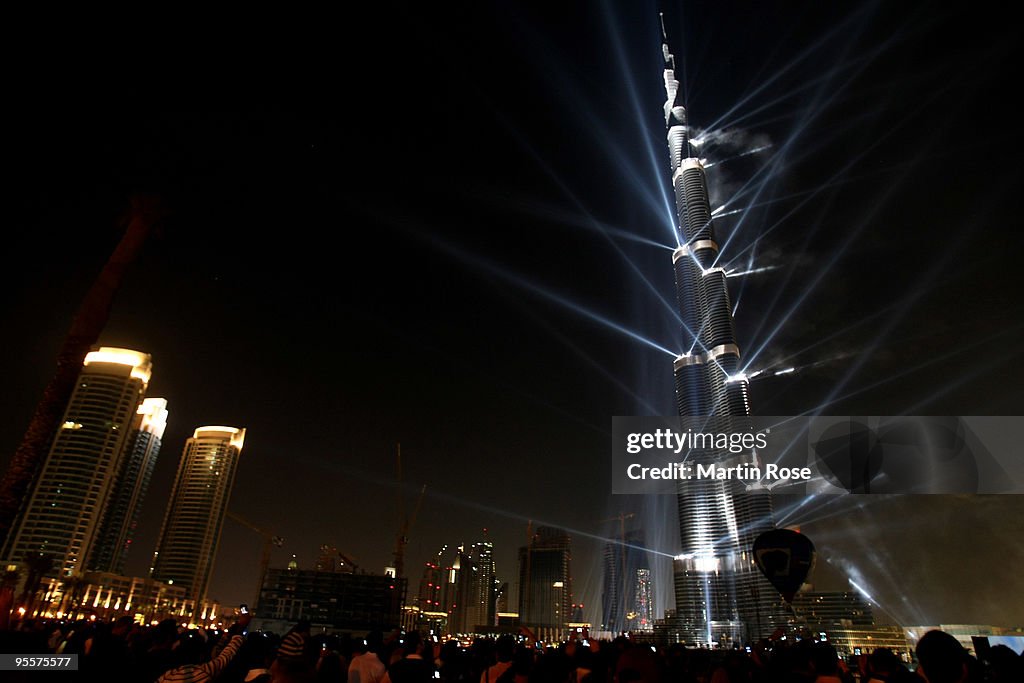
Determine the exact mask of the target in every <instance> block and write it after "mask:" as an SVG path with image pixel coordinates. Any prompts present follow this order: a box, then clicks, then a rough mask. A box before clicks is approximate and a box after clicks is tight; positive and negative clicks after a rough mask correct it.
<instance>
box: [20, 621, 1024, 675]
mask: <svg viewBox="0 0 1024 683" xmlns="http://www.w3.org/2000/svg"><path fill="white" fill-rule="evenodd" d="M249 621H250V617H249V616H248V615H243V617H242V618H241V619H240V620H239V622H238V623H236V624H235V625H234V626H233V627H232V628H231V629H229V630H227V631H223V632H221V631H211V632H204V631H202V630H195V629H193V630H188V629H184V628H181V627H179V626H178V624H177V623H175V622H174V621H173V620H167V621H164V622H162V623H160V624H158V625H156V626H151V627H142V626H139V625H137V624H134V623H132V621H131V620H130V619H129V618H127V617H124V618H122V619H119V620H117V621H115V622H113V623H110V624H102V623H95V622H75V623H56V624H54V623H52V622H46V621H26V622H25V623H23V624H21V626H20V627H19V628H18V629H17V630H12V631H7V632H0V652H5V653H22V654H28V653H40V654H42V653H53V654H77V655H78V661H79V670H78V671H77V672H62V673H55V672H11V671H5V672H0V680H3V681H11V682H12V683H14V682H16V681H22V680H42V679H43V678H46V679H47V680H57V679H60V680H83V681H93V680H95V681H131V682H136V681H137V682H139V683H154V682H158V683H202V682H205V681H215V682H217V683H293V682H294V683H319V682H321V681H322V682H331V683H761V682H775V681H779V682H782V683H901V682H907V681H910V682H914V681H916V682H917V683H920V681H921V680H926V681H928V683H960V682H966V683H980V682H983V681H993V682H1002V681H1007V682H1010V681H1012V682H1014V683H1020V682H1021V681H1024V668H1022V661H1024V657H1022V656H1019V655H1017V654H1016V653H1015V652H1014V651H1013V650H1011V649H1010V648H1008V647H1006V646H1005V645H996V646H993V647H992V648H990V649H989V650H988V651H987V652H986V653H984V656H983V657H982V658H980V659H979V658H976V657H974V656H972V655H970V654H968V652H967V651H966V650H965V649H964V648H963V647H962V646H961V645H960V643H959V642H958V641H957V640H956V639H955V638H954V637H953V636H951V635H949V634H948V633H945V632H943V631H931V632H929V633H927V634H925V635H924V636H923V637H922V638H921V640H920V641H919V642H918V644H917V647H916V657H917V663H916V668H915V671H913V672H912V671H911V669H910V668H909V667H908V666H907V665H905V664H904V662H903V661H901V659H900V658H899V656H897V655H896V654H895V653H894V652H892V651H891V650H888V649H885V648H878V649H876V650H874V651H873V652H871V653H870V654H865V655H863V656H860V657H858V658H855V659H854V660H853V661H850V662H847V661H845V660H843V659H841V658H840V657H838V656H837V653H836V650H835V648H834V647H832V645H830V644H829V643H828V642H827V641H825V642H816V641H812V640H803V641H799V642H795V643H789V644H787V643H785V642H777V641H775V642H771V641H761V642H760V643H758V644H757V645H756V646H755V647H752V648H751V650H750V651H749V652H747V651H741V650H708V649H693V648H686V647H683V646H682V645H672V646H668V647H658V646H655V645H652V644H651V643H648V642H641V641H636V640H630V639H628V638H625V637H620V638H617V639H616V640H613V641H596V640H584V641H569V642H567V643H562V644H559V645H557V646H547V647H544V648H538V647H537V646H536V645H534V644H533V643H531V642H530V641H528V640H524V639H522V638H518V637H513V636H502V637H500V638H498V639H497V640H491V639H477V640H474V641H473V642H472V643H470V644H468V646H464V645H462V644H460V643H459V642H458V641H456V640H447V641H442V642H436V641H435V639H434V638H433V637H431V638H429V639H424V638H422V637H421V636H420V634H418V633H408V634H405V635H402V634H400V633H398V632H395V633H393V634H390V635H389V636H388V637H386V638H385V637H384V636H383V635H382V634H381V633H379V632H374V633H370V634H369V635H367V637H366V638H365V639H363V638H353V637H350V636H334V635H323V634H320V635H315V634H313V633H311V628H310V624H309V623H308V622H299V624H297V625H296V626H295V628H293V629H292V630H291V631H290V632H289V633H287V634H286V635H284V636H283V637H281V636H277V635H274V634H272V633H265V632H259V631H252V632H248V631H247V628H248V625H249Z"/></svg>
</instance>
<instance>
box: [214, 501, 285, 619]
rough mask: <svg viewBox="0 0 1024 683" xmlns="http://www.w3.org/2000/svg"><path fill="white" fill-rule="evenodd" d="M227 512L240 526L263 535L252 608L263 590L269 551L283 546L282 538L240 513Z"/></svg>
mask: <svg viewBox="0 0 1024 683" xmlns="http://www.w3.org/2000/svg"><path fill="white" fill-rule="evenodd" d="M227 514H228V517H229V518H230V519H232V520H234V521H236V522H238V523H239V524H241V525H242V526H244V527H245V528H247V529H249V530H251V531H255V532H256V533H258V534H259V535H260V536H262V537H263V556H262V557H261V558H260V583H259V585H258V586H257V587H256V599H255V600H254V601H253V603H252V604H253V608H255V607H256V606H257V605H258V603H259V601H260V591H262V590H263V582H264V581H265V580H266V578H267V567H269V566H270V553H271V552H273V550H274V548H275V547H276V548H280V547H281V546H283V545H284V539H283V538H282V537H280V536H278V535H276V534H275V533H274V532H273V531H270V530H267V529H262V528H260V527H258V526H256V525H255V524H253V523H252V522H250V521H249V520H247V519H246V518H245V517H242V516H241V515H236V514H235V513H234V512H231V511H230V510H229V511H228V513H227Z"/></svg>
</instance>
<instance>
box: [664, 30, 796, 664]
mask: <svg viewBox="0 0 1024 683" xmlns="http://www.w3.org/2000/svg"><path fill="white" fill-rule="evenodd" d="M662 35H663V38H664V42H663V44H662V51H663V53H664V57H665V91H666V94H667V96H668V99H667V100H666V102H665V124H666V127H667V128H668V148H669V158H670V164H671V170H672V185H673V187H674V190H675V200H676V214H677V219H678V223H677V226H678V227H677V231H678V235H677V237H678V240H679V247H678V248H677V249H676V250H675V251H674V252H673V254H672V262H673V265H674V269H675V281H676V299H677V303H678V307H679V313H680V317H681V319H682V327H683V337H684V342H685V343H684V346H683V348H689V349H690V350H689V351H688V352H687V353H684V354H682V355H680V356H679V357H677V358H676V359H675V361H674V363H673V371H674V374H675V387H676V401H677V407H678V410H679V415H680V417H683V418H686V420H687V421H692V423H693V424H695V425H696V426H702V427H706V428H708V430H709V431H714V432H735V431H740V430H745V429H747V428H748V427H749V415H750V400H749V382H748V380H747V378H746V376H744V375H743V374H742V370H741V368H742V366H741V364H740V348H739V346H738V344H737V341H736V329H735V324H734V322H733V309H732V303H731V301H730V299H729V288H728V282H727V278H726V273H725V270H724V269H723V268H721V267H718V266H717V262H718V258H719V245H718V242H717V241H716V239H715V230H714V225H713V223H714V217H713V216H712V214H711V207H710V205H709V202H708V188H707V177H706V175H705V171H704V164H703V163H702V161H701V159H699V158H697V157H696V156H695V155H694V152H693V149H692V146H691V143H690V135H689V129H688V126H687V118H686V109H685V107H684V106H683V96H684V94H683V92H681V90H680V88H679V81H678V80H676V74H675V58H674V56H673V55H672V53H671V52H670V51H669V48H668V39H667V36H666V34H665V32H664V29H663V31H662ZM687 457H688V459H689V461H690V462H691V463H693V464H696V463H702V462H705V463H706V462H717V463H719V464H721V463H724V462H726V460H727V459H728V454H726V453H722V452H719V451H714V450H694V451H691V452H690V453H689V454H688V456H687ZM752 457H756V455H754V454H745V455H744V458H745V459H747V460H748V461H749V459H750V458H752ZM677 501H678V513H679V534H680V547H679V554H678V555H677V556H676V558H675V561H674V564H673V582H674V589H675V601H676V621H675V624H674V630H675V632H676V636H677V638H678V639H679V640H682V641H685V642H689V643H723V642H725V643H730V644H732V643H739V642H744V641H751V640H755V639H757V638H760V637H762V636H764V635H767V634H770V633H771V632H772V631H773V630H774V629H775V628H776V627H777V626H778V625H780V619H781V618H782V617H783V615H782V613H781V612H780V608H779V605H778V602H779V599H778V593H777V591H776V590H775V589H774V588H772V586H771V584H769V583H768V582H767V580H766V579H764V577H763V576H762V575H761V573H760V571H759V570H758V569H757V566H756V565H755V563H754V559H753V552H752V546H753V543H754V539H756V538H757V537H758V535H760V534H761V533H762V532H764V531H766V530H768V529H771V528H772V527H773V520H772V505H771V499H770V497H769V496H768V495H767V494H763V493H761V494H758V493H750V492H746V491H744V486H743V484H741V483H740V482H738V481H737V480H717V481H709V480H680V481H679V485H678V488H677Z"/></svg>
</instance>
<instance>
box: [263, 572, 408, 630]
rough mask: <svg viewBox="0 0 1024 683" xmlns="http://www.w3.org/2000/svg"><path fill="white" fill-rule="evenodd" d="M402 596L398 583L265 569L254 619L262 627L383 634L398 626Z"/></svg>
mask: <svg viewBox="0 0 1024 683" xmlns="http://www.w3.org/2000/svg"><path fill="white" fill-rule="evenodd" d="M405 591H406V579H405V578H403V577H398V578H396V577H394V576H379V575H375V574H348V573H343V572H318V571H310V570H301V569H290V568H289V569H275V568H270V569H268V570H267V575H266V578H265V579H264V582H263V588H262V590H261V591H260V615H259V616H260V618H261V619H262V620H263V623H264V625H265V627H266V625H267V622H273V621H277V622H281V624H282V625H287V624H292V623H294V622H297V621H299V620H300V619H308V620H309V621H310V622H312V623H313V624H314V625H315V626H322V627H326V628H329V629H337V630H345V631H371V630H380V631H383V632H385V633H387V632H388V631H390V630H392V629H395V628H397V627H398V626H399V625H401V624H402V621H403V606H404V602H405ZM412 620H413V622H415V616H413V617H412ZM270 630H275V629H273V628H271V629H270Z"/></svg>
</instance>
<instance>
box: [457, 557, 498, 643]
mask: <svg viewBox="0 0 1024 683" xmlns="http://www.w3.org/2000/svg"><path fill="white" fill-rule="evenodd" d="M457 563H458V565H459V574H458V578H457V583H458V587H457V590H456V595H457V596H458V597H457V599H456V603H455V605H454V606H453V609H452V617H451V619H450V620H449V623H448V626H449V628H450V629H451V631H452V632H453V633H487V632H490V630H491V628H492V627H493V626H494V625H495V606H496V605H495V599H496V596H495V585H494V546H493V544H492V543H491V542H490V541H480V542H477V543H473V544H472V545H470V546H469V550H468V551H463V550H460V551H459V557H458V559H457Z"/></svg>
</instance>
